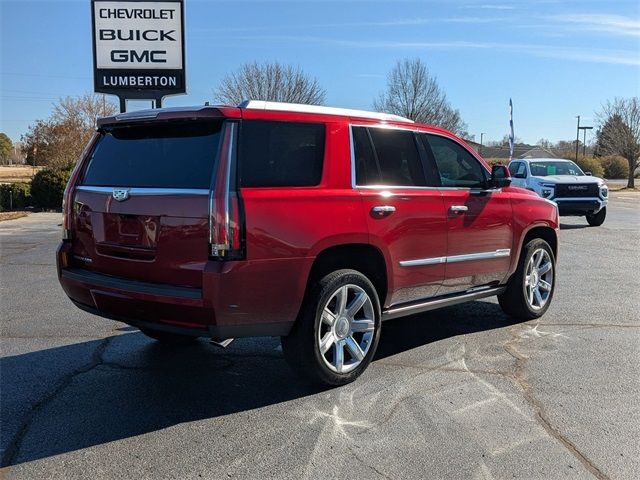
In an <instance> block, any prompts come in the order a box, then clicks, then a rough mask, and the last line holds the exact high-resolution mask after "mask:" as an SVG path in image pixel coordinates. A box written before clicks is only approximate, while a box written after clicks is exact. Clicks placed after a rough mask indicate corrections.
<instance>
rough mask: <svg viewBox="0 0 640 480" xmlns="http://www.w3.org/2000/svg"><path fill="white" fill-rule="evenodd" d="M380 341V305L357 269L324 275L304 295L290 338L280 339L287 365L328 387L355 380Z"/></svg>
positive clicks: (373, 289) (365, 279)
mask: <svg viewBox="0 0 640 480" xmlns="http://www.w3.org/2000/svg"><path fill="white" fill-rule="evenodd" d="M379 337H380V301H379V300H378V295H377V293H376V289H375V288H374V286H373V284H372V283H371V282H370V281H369V279H368V278H367V277H365V276H364V275H363V274H361V273H360V272H357V271H355V270H346V269H345V270H337V271H335V272H332V273H330V274H329V275H327V276H325V277H324V278H323V279H322V280H320V282H318V284H317V285H315V286H313V287H312V288H311V290H310V291H309V293H308V294H307V296H306V298H305V301H304V303H303V306H302V308H301V311H300V315H299V316H298V319H297V321H296V324H295V325H294V327H293V329H292V330H291V333H290V334H289V335H287V336H286V337H282V339H281V340H282V350H283V353H284V356H285V359H286V360H287V363H289V365H290V366H291V367H292V368H293V369H294V370H295V371H296V372H297V373H298V374H299V375H301V376H302V377H304V378H307V379H309V380H311V381H312V382H313V383H319V384H323V385H328V386H338V385H345V384H347V383H350V382H352V381H354V380H355V379H356V378H358V376H360V374H361V373H362V372H363V371H364V370H365V369H366V368H367V366H368V365H369V363H370V362H371V359H372V358H373V355H374V354H375V351H376V348H377V346H378V339H379Z"/></svg>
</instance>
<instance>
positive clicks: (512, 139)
mask: <svg viewBox="0 0 640 480" xmlns="http://www.w3.org/2000/svg"><path fill="white" fill-rule="evenodd" d="M509 127H510V128H511V132H510V133H509V161H511V160H513V147H514V144H515V135H514V134H513V102H512V101H511V98H509Z"/></svg>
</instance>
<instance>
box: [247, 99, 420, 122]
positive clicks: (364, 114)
mask: <svg viewBox="0 0 640 480" xmlns="http://www.w3.org/2000/svg"><path fill="white" fill-rule="evenodd" d="M238 107H239V108H244V109H247V110H276V111H280V112H299V113H318V114H322V115H336V116H341V117H359V118H371V119H374V120H384V121H389V122H409V123H414V122H413V120H409V119H408V118H405V117H401V116H400V115H393V114H391V113H380V112H369V111H366V110H353V109H350V108H335V107H323V106H321V105H303V104H299V103H283V102H266V101H264V100H245V101H244V102H242V103H241V104H240V105H238Z"/></svg>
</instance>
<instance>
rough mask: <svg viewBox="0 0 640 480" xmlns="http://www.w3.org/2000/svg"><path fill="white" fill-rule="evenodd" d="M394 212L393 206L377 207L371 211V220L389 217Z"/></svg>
mask: <svg viewBox="0 0 640 480" xmlns="http://www.w3.org/2000/svg"><path fill="white" fill-rule="evenodd" d="M395 211H396V207H394V206H393V205H378V206H376V207H373V208H372V209H371V216H372V217H373V218H384V217H388V216H389V215H391V214H392V213H393V212H395Z"/></svg>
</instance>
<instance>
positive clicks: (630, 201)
mask: <svg viewBox="0 0 640 480" xmlns="http://www.w3.org/2000/svg"><path fill="white" fill-rule="evenodd" d="M608 213H609V215H608V218H607V220H606V222H605V224H604V225H603V226H602V227H599V228H588V227H587V223H586V221H585V220H584V219H583V218H571V217H569V218H564V217H563V219H562V231H561V241H560V243H561V246H560V255H559V264H558V267H557V270H558V273H557V279H556V282H557V289H556V293H555V298H554V301H553V304H552V306H551V308H550V310H549V311H548V313H547V314H546V315H545V316H544V317H543V318H542V319H540V320H539V321H531V322H526V323H514V322H513V321H512V320H510V319H509V318H507V317H506V316H505V315H504V314H503V313H502V311H501V310H500V308H499V306H498V305H497V302H496V301H495V300H493V299H491V300H486V301H476V302H472V303H468V304H464V305H459V306H455V307H450V308H446V309H443V310H439V311H435V312H430V313H428V314H422V315H416V316H412V317H408V318H404V319H400V320H394V321H390V322H386V323H385V324H383V329H382V338H381V341H380V346H379V348H378V353H377V355H376V359H375V360H374V362H373V363H372V364H371V366H370V367H369V369H368V370H367V371H366V372H365V373H364V374H363V376H362V377H360V379H358V380H357V381H356V382H355V383H354V384H351V385H348V386H346V387H341V388H337V389H332V390H318V389H314V388H311V387H309V386H307V385H305V384H303V383H301V382H300V381H299V380H298V379H297V378H296V377H295V376H294V375H293V374H292V373H291V371H290V370H289V369H288V367H287V365H286V364H285V362H284V360H283V357H282V352H281V350H280V347H279V345H280V343H279V340H278V339H276V338H264V339H242V340H237V341H235V342H234V343H232V344H231V346H230V347H228V348H227V349H226V350H222V349H219V348H216V347H213V346H211V345H209V344H208V343H207V342H206V341H205V340H202V341H200V342H199V343H198V344H197V345H196V346H195V347H192V348H187V349H185V348H167V347H163V346H161V345H159V344H157V343H156V342H154V341H152V340H150V339H148V338H146V337H145V336H144V335H142V334H141V333H140V332H138V331H137V330H136V329H134V328H131V327H127V326H126V325H124V324H121V323H117V322H112V321H109V320H105V319H102V318H98V317H95V316H92V315H89V314H87V313H84V312H82V311H80V310H78V309H77V308H76V307H74V306H73V305H72V304H71V302H70V301H69V300H68V299H67V298H66V296H65V295H64V293H63V292H62V290H61V288H60V286H59V285H58V281H57V278H56V272H55V259H54V250H55V247H56V245H57V242H58V240H59V237H60V234H61V227H60V226H59V224H60V221H61V217H60V215H59V214H46V213H42V214H32V215H30V216H29V217H27V218H23V219H19V220H14V221H7V222H2V223H0V295H1V303H0V319H1V331H0V333H1V344H0V346H1V356H2V358H1V359H0V381H1V384H0V389H1V390H0V402H1V403H0V414H1V418H0V420H1V429H0V438H1V445H0V447H1V448H2V450H1V452H0V453H1V458H2V465H3V468H2V470H0V478H7V479H9V478H16V479H23V478H24V479H27V478H28V479H33V478H60V479H74V478H176V479H178V478H180V479H183V478H260V479H262V478H295V479H300V478H321V477H322V478H354V479H360V478H362V479H374V478H416V479H417V478H443V479H448V478H456V479H457V478H461V479H462V478H465V479H466V478H478V479H490V478H527V479H531V478H533V479H537V478H562V479H565V478H594V477H595V478H599V479H605V478H621V479H627V478H628V479H633V478H640V401H639V400H638V399H639V398H640V315H639V301H638V295H639V292H640V242H639V238H640V196H638V195H637V194H633V193H629V194H626V193H617V194H616V193H614V194H612V199H611V202H610V205H609V212H608Z"/></svg>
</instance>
